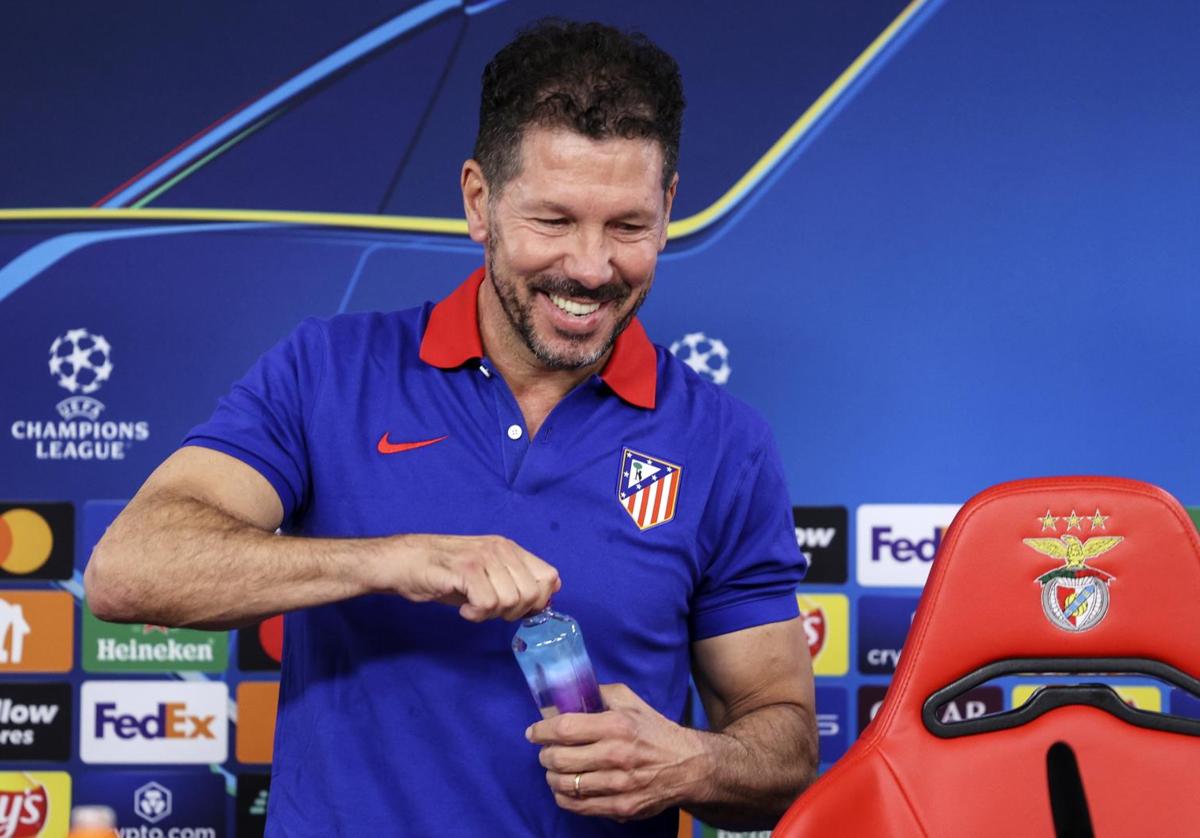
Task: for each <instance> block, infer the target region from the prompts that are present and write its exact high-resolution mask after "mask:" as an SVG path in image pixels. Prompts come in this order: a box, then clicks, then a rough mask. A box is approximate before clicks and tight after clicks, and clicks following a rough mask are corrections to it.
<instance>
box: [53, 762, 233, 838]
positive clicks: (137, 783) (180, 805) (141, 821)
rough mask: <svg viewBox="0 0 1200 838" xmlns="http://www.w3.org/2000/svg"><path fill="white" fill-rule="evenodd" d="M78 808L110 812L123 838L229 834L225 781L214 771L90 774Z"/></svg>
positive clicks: (79, 781) (80, 785)
mask: <svg viewBox="0 0 1200 838" xmlns="http://www.w3.org/2000/svg"><path fill="white" fill-rule="evenodd" d="M74 791H75V794H74V796H75V801H74V802H75V805H77V806H108V807H109V808H111V809H112V810H113V811H114V812H116V815H117V826H118V828H117V835H118V836H119V838H176V836H187V838H218V836H221V835H224V834H226V827H225V807H226V803H225V801H226V799H227V797H226V793H225V780H224V778H223V777H221V776H220V775H218V774H214V773H212V772H211V771H208V770H205V771H120V770H117V771H85V772H83V773H81V774H80V775H78V776H77V777H76V778H75V790H74Z"/></svg>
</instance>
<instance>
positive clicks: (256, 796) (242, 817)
mask: <svg viewBox="0 0 1200 838" xmlns="http://www.w3.org/2000/svg"><path fill="white" fill-rule="evenodd" d="M270 789H271V776H270V775H269V774H238V777H237V815H236V817H235V818H234V825H235V826H236V834H237V838H263V833H264V832H265V831H266V828H267V801H268V799H269V797H270Z"/></svg>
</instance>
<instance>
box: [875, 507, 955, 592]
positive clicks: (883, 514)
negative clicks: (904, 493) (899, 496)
mask: <svg viewBox="0 0 1200 838" xmlns="http://www.w3.org/2000/svg"><path fill="white" fill-rule="evenodd" d="M958 510H959V507H958V506H957V505H955V504H944V503H943V504H871V503H868V504H863V505H862V506H860V507H858V518H857V521H856V524H855V535H856V540H857V545H856V550H855V554H856V562H855V565H856V568H857V575H858V583H859V584H860V585H864V586H866V587H898V588H920V587H923V586H924V585H925V580H926V579H927V578H928V576H929V568H930V565H931V564H932V563H933V557H934V556H935V555H936V554H937V550H938V548H939V547H940V546H941V543H942V536H943V534H944V533H945V531H946V528H947V527H948V526H949V525H950V522H951V521H952V520H953V519H954V516H955V514H957V512H958Z"/></svg>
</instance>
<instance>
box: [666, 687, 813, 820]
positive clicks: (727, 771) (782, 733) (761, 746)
mask: <svg viewBox="0 0 1200 838" xmlns="http://www.w3.org/2000/svg"><path fill="white" fill-rule="evenodd" d="M696 733H697V735H698V736H699V738H700V740H699V741H700V744H701V747H702V748H703V749H704V753H705V760H704V762H705V770H704V771H702V772H700V773H699V775H698V776H695V777H694V778H693V779H692V780H691V783H690V786H689V788H688V791H687V792H685V796H686V799H685V800H684V801H683V802H682V803H681V804H680V805H681V806H682V807H683V808H684V809H686V810H687V811H689V812H691V813H692V814H693V815H695V816H696V817H698V818H700V819H701V820H702V821H704V822H705V823H707V824H710V825H712V826H716V827H720V828H723V829H742V830H744V829H770V828H771V827H773V826H774V825H775V823H776V822H777V821H778V820H779V818H780V817H782V815H783V813H784V811H786V809H787V807H788V806H790V805H791V803H792V801H793V800H795V799H796V796H797V795H799V794H800V792H801V791H803V790H804V789H805V788H806V787H807V786H808V785H809V784H810V783H811V782H812V781H813V780H814V779H815V777H816V768H817V731H816V723H815V719H814V718H813V715H812V713H811V712H810V711H809V710H808V709H806V708H804V707H802V706H799V705H795V704H772V705H767V706H765V707H760V708H758V709H757V710H754V711H753V712H750V713H747V714H746V715H745V716H743V717H742V718H740V719H738V720H737V721H735V722H733V723H731V724H729V725H728V726H727V727H725V728H724V729H723V730H721V731H720V732H707V731H696Z"/></svg>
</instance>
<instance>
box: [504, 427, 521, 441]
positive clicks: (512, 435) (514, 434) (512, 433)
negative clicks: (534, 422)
mask: <svg viewBox="0 0 1200 838" xmlns="http://www.w3.org/2000/svg"><path fill="white" fill-rule="evenodd" d="M522 433H524V432H523V431H522V430H521V426H520V425H509V426H508V438H509V439H520V438H521V434H522Z"/></svg>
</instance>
